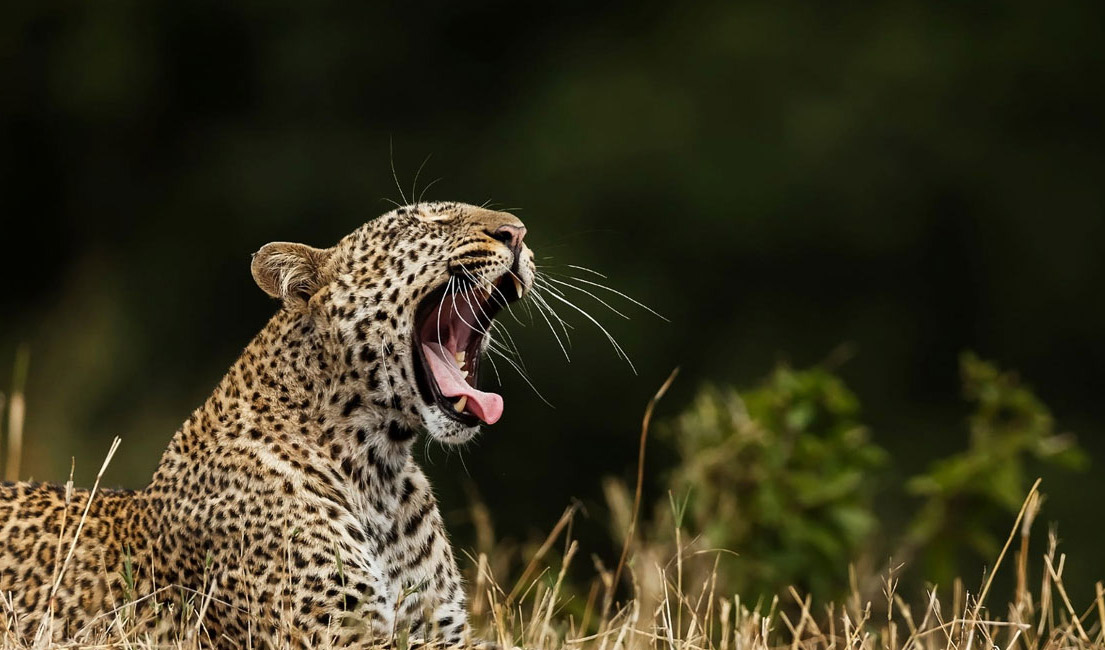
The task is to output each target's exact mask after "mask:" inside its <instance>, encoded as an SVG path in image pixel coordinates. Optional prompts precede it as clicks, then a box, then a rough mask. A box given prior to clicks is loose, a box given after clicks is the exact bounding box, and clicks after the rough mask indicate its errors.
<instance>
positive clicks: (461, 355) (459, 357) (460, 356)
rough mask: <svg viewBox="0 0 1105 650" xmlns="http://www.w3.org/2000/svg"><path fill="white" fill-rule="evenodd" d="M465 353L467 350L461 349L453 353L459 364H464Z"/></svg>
mask: <svg viewBox="0 0 1105 650" xmlns="http://www.w3.org/2000/svg"><path fill="white" fill-rule="evenodd" d="M464 354H465V350H461V351H460V352H457V353H456V354H454V355H453V358H455V359H456V360H457V365H464Z"/></svg>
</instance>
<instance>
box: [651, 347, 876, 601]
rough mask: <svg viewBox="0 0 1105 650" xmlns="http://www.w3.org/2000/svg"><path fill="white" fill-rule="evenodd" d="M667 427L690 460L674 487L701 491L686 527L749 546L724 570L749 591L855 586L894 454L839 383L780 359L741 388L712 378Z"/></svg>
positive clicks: (716, 540) (739, 548)
mask: <svg viewBox="0 0 1105 650" xmlns="http://www.w3.org/2000/svg"><path fill="white" fill-rule="evenodd" d="M666 434H667V436H668V437H669V438H670V439H671V440H672V441H673V442H674V443H675V445H676V447H677V448H678V450H679V455H680V458H681V462H680V463H679V465H678V466H676V468H675V469H674V471H673V473H672V485H673V489H674V490H675V492H676V494H686V493H688V492H689V493H690V494H691V495H692V496H691V498H689V501H688V516H689V522H688V523H689V525H690V526H692V527H693V529H694V530H695V531H696V532H699V533H701V534H702V535H703V536H704V537H705V542H706V544H707V545H708V546H710V547H713V548H725V549H732V550H734V551H736V552H738V553H740V554H741V558H740V559H738V560H732V561H726V562H725V565H724V568H725V572H724V573H723V575H725V576H726V577H728V578H730V579H731V580H733V581H734V583H735V584H737V585H740V586H741V587H742V588H743V590H744V591H743V593H746V594H748V593H774V592H775V591H777V589H776V587H778V586H779V585H791V584H793V585H800V586H802V587H803V588H805V589H810V590H812V591H814V592H816V593H825V592H827V591H829V590H832V591H833V593H835V592H836V590H837V589H838V588H839V587H840V586H841V585H844V584H846V579H847V569H848V560H849V559H850V558H854V557H856V556H857V555H858V554H859V553H860V551H861V550H862V548H863V546H864V544H865V543H866V542H867V540H868V539H869V538H870V536H871V534H872V533H873V532H874V531H875V528H876V520H875V517H874V515H873V513H872V510H871V501H872V497H873V493H874V487H875V486H874V482H873V476H874V474H873V472H874V471H875V470H877V469H878V468H879V467H881V466H883V465H884V463H885V460H886V454H885V452H884V451H883V450H882V449H881V448H879V447H878V446H876V445H874V444H873V443H871V442H870V440H869V436H868V432H867V430H866V429H865V428H864V427H863V425H862V424H861V423H860V421H859V401H858V400H857V399H856V397H855V395H853V394H852V393H851V391H849V390H848V389H847V387H845V386H844V383H843V382H842V381H841V380H840V379H838V378H836V377H834V376H833V375H831V374H830V373H829V372H827V371H825V370H822V369H812V370H803V371H795V370H792V369H790V368H787V367H780V368H778V369H776V370H775V372H774V373H772V375H771V376H770V377H769V378H768V379H767V380H766V381H765V382H764V383H763V385H761V386H759V387H757V388H755V389H753V390H750V391H747V392H745V393H743V394H739V393H738V392H737V391H736V390H733V389H732V388H719V387H714V386H707V387H705V388H703V389H702V390H701V391H700V392H699V394H698V396H697V398H696V399H695V400H694V403H693V405H692V406H691V408H690V409H688V410H687V412H685V413H683V414H682V415H681V416H679V417H678V418H676V419H675V421H674V422H673V423H672V424H671V426H669V427H667V428H666Z"/></svg>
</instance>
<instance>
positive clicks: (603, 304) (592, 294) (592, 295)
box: [547, 277, 631, 320]
mask: <svg viewBox="0 0 1105 650" xmlns="http://www.w3.org/2000/svg"><path fill="white" fill-rule="evenodd" d="M547 280H548V281H549V282H555V283H556V284H559V285H561V286H565V287H568V288H571V289H575V290H576V291H579V292H581V293H584V294H586V295H588V296H591V297H592V298H594V299H595V300H597V301H599V302H600V303H602V306H603V307H606V308H607V309H609V310H610V311H612V312H614V313H615V314H617V315H619V316H621V317H622V318H624V319H626V320H631V319H630V318H629V316H626V315H625V314H623V313H622V312H620V311H618V310H617V309H615V308H614V307H613V306H612V305H611V304H610V303H608V302H606V301H605V300H603V299H602V298H599V297H598V296H596V295H595V294H594V293H592V292H590V291H588V290H586V289H583V288H581V287H577V286H575V285H574V284H572V283H570V282H565V281H563V280H557V279H556V278H553V277H549V278H547ZM558 293H559V292H558ZM561 295H563V293H561Z"/></svg>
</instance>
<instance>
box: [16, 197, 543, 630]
mask: <svg viewBox="0 0 1105 650" xmlns="http://www.w3.org/2000/svg"><path fill="white" fill-rule="evenodd" d="M526 232H527V231H526V227H525V225H524V224H523V222H522V221H521V220H519V219H518V218H517V217H516V216H514V215H513V214H511V213H509V212H503V211H497V210H493V209H488V208H483V207H477V206H474V205H469V204H465V203H457V202H427V203H416V204H411V205H406V206H403V207H397V208H396V209H394V210H391V211H389V212H387V213H385V214H383V215H380V216H378V217H376V218H374V219H371V220H369V221H367V222H366V223H364V224H363V225H361V226H360V227H359V228H357V229H356V230H355V231H354V232H352V233H351V234H349V235H347V236H345V237H344V238H342V239H341V240H340V241H339V242H338V243H337V244H335V245H334V246H332V247H330V248H315V247H312V246H309V245H306V244H300V243H292V242H273V243H269V244H266V245H265V246H263V247H262V248H261V249H260V250H258V251H257V252H256V253H254V255H253V257H252V261H251V263H250V271H251V274H252V277H253V280H254V281H255V282H256V284H257V285H258V287H260V289H261V290H263V291H264V292H265V293H266V294H268V295H269V296H271V297H272V298H273V299H275V300H276V301H277V308H276V313H275V315H273V316H272V318H271V319H270V320H269V321H268V322H267V324H265V325H264V327H263V328H262V329H261V331H260V332H259V333H258V334H257V335H256V336H255V337H254V338H253V339H252V341H251V342H249V344H248V345H247V346H246V347H245V349H244V351H243V352H242V353H241V355H240V356H239V357H238V359H237V360H236V361H235V362H234V363H233V365H232V366H231V367H230V369H229V371H228V372H227V373H226V374H225V376H224V377H223V378H222V379H221V381H219V383H218V385H217V386H216V388H215V389H214V391H213V392H212V393H211V394H210V396H209V397H208V398H207V400H206V401H205V402H204V403H203V404H202V405H201V406H199V407H198V408H197V409H195V411H193V412H192V413H191V415H190V416H189V417H188V418H187V419H186V420H185V421H184V423H183V424H182V425H181V426H180V427H179V428H178V429H177V430H176V432H175V433H174V434H173V435H172V438H171V440H170V441H169V443H168V447H167V449H166V450H165V451H164V454H163V455H162V457H161V459H160V462H159V463H158V465H157V468H156V470H155V471H154V473H153V477H152V479H151V480H150V482H149V483H148V485H147V486H146V487H144V488H142V489H138V490H121V489H101V490H98V491H97V490H95V488H93V489H81V488H74V487H73V486H72V481H70V483H69V484H65V485H59V484H49V483H31V482H22V483H3V484H0V595H2V596H3V600H4V604H3V605H0V612H2V614H0V621H6V622H5V623H4V625H5V626H6V628H7V629H6V630H4V633H6V634H8V635H10V636H12V637H14V638H15V639H16V640H17V641H20V642H24V643H30V642H32V641H36V640H41V639H43V638H45V639H49V640H53V641H59V640H65V641H74V642H78V643H80V642H82V641H85V642H90V641H92V640H94V639H96V638H97V637H96V635H97V634H103V633H104V631H105V630H107V629H108V628H109V627H110V626H113V625H119V622H120V620H123V621H124V622H126V623H127V624H128V625H131V626H137V627H136V629H138V630H144V631H145V633H146V634H147V635H151V636H150V637H149V638H155V639H158V640H162V641H166V640H168V641H177V642H179V641H182V640H185V641H187V640H191V642H193V643H197V644H198V645H200V646H202V647H214V648H244V647H253V648H275V647H288V648H306V647H350V646H357V647H399V646H400V645H401V646H402V647H416V646H415V644H416V643H425V644H437V645H438V646H443V647H444V646H459V645H462V644H465V645H467V644H469V643H478V642H479V640H478V639H472V638H471V631H470V626H469V623H468V614H467V612H468V610H467V605H466V593H465V585H464V584H463V581H462V577H461V573H460V571H459V569H458V565H457V561H456V559H455V557H454V553H453V550H452V547H451V544H450V540H449V537H448V535H447V532H446V529H445V526H444V524H443V520H442V515H441V512H440V510H439V508H438V505H437V500H436V498H435V495H434V492H433V490H432V488H431V485H430V483H429V481H428V479H427V477H426V475H425V474H424V473H423V471H422V470H421V468H420V467H419V464H418V463H417V462H416V460H415V457H414V454H413V453H412V447H413V445H414V442H415V440H416V439H417V438H418V436H419V434H422V433H424V434H426V435H428V436H429V438H428V440H436V441H438V442H440V443H442V444H443V445H461V444H463V443H465V442H467V441H469V440H471V439H472V438H473V437H475V436H476V435H477V434H478V433H479V432H480V429H481V427H482V426H486V425H491V424H494V423H495V422H496V421H497V420H499V418H500V417H501V416H502V414H503V399H502V396H501V395H499V394H497V393H494V392H488V391H483V390H480V389H479V385H480V380H479V378H480V366H481V358H484V357H485V355H486V354H487V349H488V346H489V345H490V344H491V342H492V336H491V332H490V329H491V325H492V324H494V318H495V316H496V315H497V314H498V312H500V310H502V309H504V308H510V306H511V304H512V303H514V302H516V301H519V300H522V299H523V298H524V297H526V296H527V295H528V294H529V292H531V290H532V289H533V286H534V279H535V275H536V265H535V262H534V254H533V251H532V250H531V249H530V247H529V246H528V244H527V243H526V242H525V241H524V238H525V235H526ZM4 610H7V611H4ZM121 617H122V618H121ZM484 644H485V646H486V647H495V644H494V643H492V642H484ZM435 647H436V646H435Z"/></svg>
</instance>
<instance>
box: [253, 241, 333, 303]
mask: <svg viewBox="0 0 1105 650" xmlns="http://www.w3.org/2000/svg"><path fill="white" fill-rule="evenodd" d="M329 257H330V250H328V249H321V248H312V247H311V246H307V245H306V244H294V243H291V242H282V241H278V242H272V243H271V244H265V245H264V246H262V247H261V250H259V251H257V252H256V253H254V254H253V263H252V264H251V265H250V270H251V271H252V272H253V280H254V282H256V283H257V286H259V287H261V290H262V291H264V292H265V293H267V294H269V295H270V296H272V297H273V298H280V299H281V300H283V301H284V304H286V305H289V306H302V305H306V304H307V302H308V301H309V300H310V299H311V296H313V295H315V292H317V291H318V290H319V289H320V288H321V287H322V285H323V284H324V283H325V282H324V280H323V277H322V274H323V271H322V267H323V264H324V263H325V262H326V260H327V259H328V258H329Z"/></svg>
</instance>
